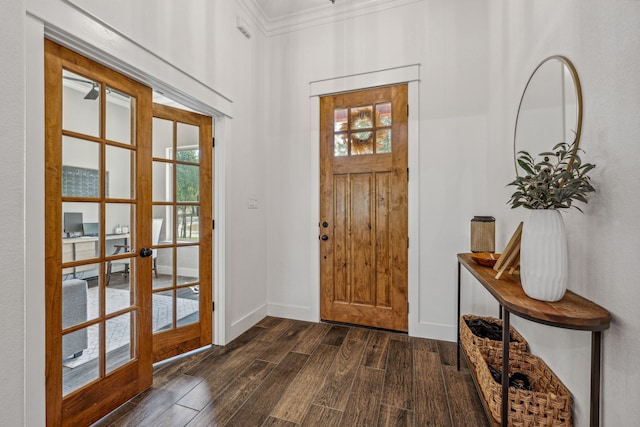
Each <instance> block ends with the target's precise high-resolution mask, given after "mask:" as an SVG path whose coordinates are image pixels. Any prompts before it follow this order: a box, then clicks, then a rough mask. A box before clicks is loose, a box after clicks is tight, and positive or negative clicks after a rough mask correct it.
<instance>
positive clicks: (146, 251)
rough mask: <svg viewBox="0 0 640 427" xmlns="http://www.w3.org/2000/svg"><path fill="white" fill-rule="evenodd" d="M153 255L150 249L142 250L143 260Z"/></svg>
mask: <svg viewBox="0 0 640 427" xmlns="http://www.w3.org/2000/svg"><path fill="white" fill-rule="evenodd" d="M151 255H153V251H152V250H151V249H150V248H142V249H140V256H141V257H142V258H147V257H150V256H151Z"/></svg>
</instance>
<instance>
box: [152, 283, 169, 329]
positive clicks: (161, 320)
mask: <svg viewBox="0 0 640 427" xmlns="http://www.w3.org/2000/svg"><path fill="white" fill-rule="evenodd" d="M173 294H174V293H173V291H163V292H154V293H153V304H152V305H153V312H152V317H153V332H158V331H163V330H167V329H172V328H173Z"/></svg>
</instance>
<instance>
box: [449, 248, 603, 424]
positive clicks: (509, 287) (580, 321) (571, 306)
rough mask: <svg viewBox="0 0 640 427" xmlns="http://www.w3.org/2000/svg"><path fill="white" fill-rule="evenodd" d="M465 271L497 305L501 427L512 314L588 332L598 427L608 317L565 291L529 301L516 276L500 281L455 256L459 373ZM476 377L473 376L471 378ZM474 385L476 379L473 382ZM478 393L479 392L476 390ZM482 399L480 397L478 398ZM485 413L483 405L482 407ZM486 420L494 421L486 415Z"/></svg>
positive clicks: (485, 269)
mask: <svg viewBox="0 0 640 427" xmlns="http://www.w3.org/2000/svg"><path fill="white" fill-rule="evenodd" d="M461 267H464V268H466V269H467V270H468V271H469V272H470V273H471V274H472V275H473V276H474V277H475V278H476V279H477V280H478V282H480V284H481V285H482V286H484V287H485V289H487V290H488V291H489V293H490V294H491V295H492V296H493V297H494V298H495V299H496V300H497V301H498V304H499V305H500V317H501V318H502V321H503V326H502V412H501V414H502V415H501V418H502V426H507V415H508V409H509V405H508V404H505V402H508V401H509V388H508V386H509V316H510V314H515V315H516V316H518V317H522V318H524V319H527V320H531V321H532V322H536V323H541V324H544V325H549V326H554V327H558V328H564V329H574V330H580V331H591V404H590V426H591V427H597V426H599V425H600V357H601V354H600V353H601V347H602V331H604V330H605V329H608V328H609V325H610V324H611V314H610V313H609V312H608V311H607V310H605V309H604V308H602V307H600V306H599V305H597V304H595V303H594V302H592V301H589V300H588V299H586V298H583V297H581V296H580V295H577V294H576V293H574V292H571V291H569V290H567V292H566V294H565V295H564V297H563V298H562V299H561V300H560V301H557V302H545V301H538V300H535V299H532V298H529V297H528V296H527V295H526V294H525V293H524V291H523V290H522V285H521V284H520V279H519V276H513V275H504V276H502V277H501V278H500V279H499V280H498V279H496V278H495V275H496V272H495V270H493V269H492V268H490V267H483V266H481V265H478V264H476V263H475V261H473V259H472V258H471V254H458V316H457V319H458V324H457V326H458V347H457V348H458V352H457V357H458V370H460V347H461V343H460V315H461V314H460V300H461V295H460V273H461ZM473 375H475V373H474V374H473ZM474 381H475V378H474ZM478 391H479V390H478ZM481 398H482V396H481ZM485 409H486V405H485ZM487 416H488V417H489V419H493V418H492V417H491V414H490V413H488V412H487Z"/></svg>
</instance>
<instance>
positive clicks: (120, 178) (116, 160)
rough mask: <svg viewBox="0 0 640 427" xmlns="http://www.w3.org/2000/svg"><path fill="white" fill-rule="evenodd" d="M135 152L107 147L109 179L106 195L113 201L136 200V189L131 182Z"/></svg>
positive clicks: (106, 162)
mask: <svg viewBox="0 0 640 427" xmlns="http://www.w3.org/2000/svg"><path fill="white" fill-rule="evenodd" d="M135 155H136V153H135V151H133V150H129V149H126V148H120V147H114V146H109V145H108V146H107V147H106V161H105V164H106V170H107V172H106V173H107V176H108V177H109V179H108V182H107V186H106V188H105V193H106V195H107V197H109V198H112V199H133V198H135V187H134V185H133V183H132V182H131V177H132V175H133V165H135V164H136V160H135Z"/></svg>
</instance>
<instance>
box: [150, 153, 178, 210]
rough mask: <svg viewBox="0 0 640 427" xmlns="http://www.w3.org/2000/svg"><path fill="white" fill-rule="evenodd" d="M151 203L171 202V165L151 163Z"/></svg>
mask: <svg viewBox="0 0 640 427" xmlns="http://www.w3.org/2000/svg"><path fill="white" fill-rule="evenodd" d="M152 173H153V201H154V202H172V201H173V163H167V162H158V161H154V162H153V172H152Z"/></svg>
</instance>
